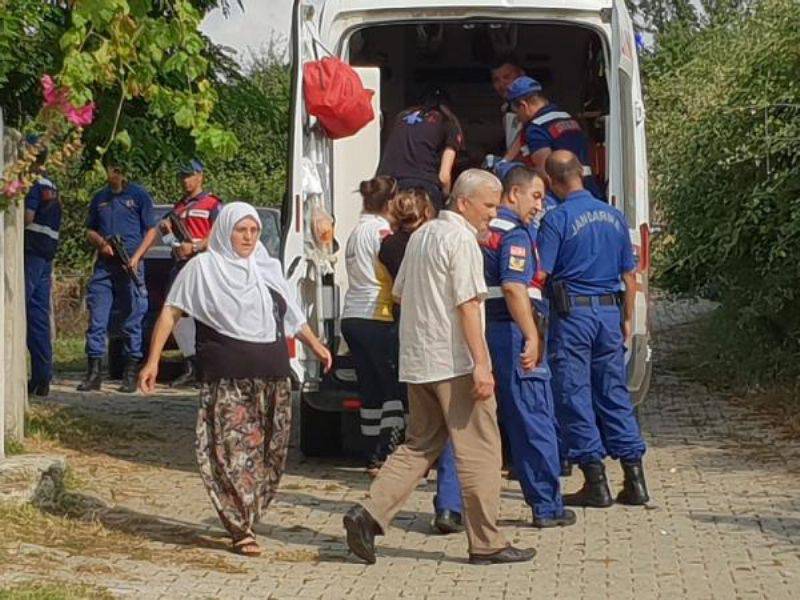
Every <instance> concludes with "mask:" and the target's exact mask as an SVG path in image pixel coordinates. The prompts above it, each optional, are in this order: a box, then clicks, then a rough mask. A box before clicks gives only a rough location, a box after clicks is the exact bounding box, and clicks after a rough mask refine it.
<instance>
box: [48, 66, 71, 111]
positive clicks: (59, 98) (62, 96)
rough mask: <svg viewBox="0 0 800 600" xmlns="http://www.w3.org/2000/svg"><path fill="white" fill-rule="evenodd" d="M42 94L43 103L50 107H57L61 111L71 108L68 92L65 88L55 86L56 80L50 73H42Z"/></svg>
mask: <svg viewBox="0 0 800 600" xmlns="http://www.w3.org/2000/svg"><path fill="white" fill-rule="evenodd" d="M42 95H43V96H44V105H45V106H47V107H50V108H57V109H58V110H60V111H61V112H66V111H67V110H69V109H70V108H71V105H70V103H69V96H68V92H67V90H65V89H63V88H62V89H59V88H57V87H56V82H55V81H53V78H52V77H50V75H42Z"/></svg>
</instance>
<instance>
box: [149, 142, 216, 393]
mask: <svg viewBox="0 0 800 600" xmlns="http://www.w3.org/2000/svg"><path fill="white" fill-rule="evenodd" d="M204 171H205V167H204V166H203V163H202V162H200V161H199V160H198V159H196V158H193V159H192V160H190V161H189V162H188V163H186V164H185V165H182V166H181V167H180V168H179V169H178V177H179V178H180V180H181V185H182V186H183V192H184V194H183V197H182V198H181V199H180V200H178V201H177V202H176V203H175V206H173V207H172V211H171V212H170V214H168V215H167V217H165V218H164V219H162V221H161V222H160V223H159V228H160V230H161V234H162V239H163V240H164V241H165V242H167V243H169V245H170V246H172V259H173V264H172V271H170V274H169V281H170V283H172V282H173V281H175V277H176V276H177V275H178V272H179V271H180V270H181V269H182V268H183V267H184V266H185V265H186V263H187V262H188V261H189V260H191V258H192V257H193V256H196V255H197V254H199V253H200V252H204V251H205V250H206V248H208V238H209V236H210V235H211V226H212V225H213V224H214V220H215V219H216V218H217V215H218V214H219V211H220V209H221V208H222V201H221V200H220V199H219V198H218V197H217V196H215V195H213V194H210V193H209V192H206V191H204V190H203V183H204V180H205V173H204ZM170 215H172V216H173V217H174V218H176V219H178V220H180V222H181V223H183V228H184V229H185V230H186V233H188V234H189V236H190V237H191V239H189V240H183V241H181V240H180V239H179V236H178V235H177V232H175V231H173V230H172V223H171V220H170ZM172 334H173V336H174V337H175V342H176V343H177V344H178V348H179V349H180V351H181V354H183V359H184V371H183V373H182V374H181V375H179V376H178V377H177V378H176V379H175V380H174V381H173V382H172V387H180V386H182V385H190V384H194V383H196V382H197V362H196V358H195V326H194V319H191V318H189V317H184V318H182V319H181V320H180V321H178V324H177V325H176V326H175V331H173V332H172Z"/></svg>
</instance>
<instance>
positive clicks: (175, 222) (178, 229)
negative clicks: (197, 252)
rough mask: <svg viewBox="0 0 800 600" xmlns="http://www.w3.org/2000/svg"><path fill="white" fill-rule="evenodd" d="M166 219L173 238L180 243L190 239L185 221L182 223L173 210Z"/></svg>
mask: <svg viewBox="0 0 800 600" xmlns="http://www.w3.org/2000/svg"><path fill="white" fill-rule="evenodd" d="M167 219H168V220H169V226H170V229H171V230H172V235H174V236H175V239H177V240H178V241H179V242H180V243H183V242H191V241H192V236H191V235H190V234H189V230H188V229H186V223H184V222H183V220H182V219H181V218H180V217H179V216H178V215H176V214H175V212H174V211H170V212H169V214H168V215H167Z"/></svg>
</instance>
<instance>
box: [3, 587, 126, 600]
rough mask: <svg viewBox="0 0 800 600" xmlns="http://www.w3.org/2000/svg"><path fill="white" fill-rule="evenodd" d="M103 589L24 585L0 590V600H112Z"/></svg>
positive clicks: (109, 594) (111, 596)
mask: <svg viewBox="0 0 800 600" xmlns="http://www.w3.org/2000/svg"><path fill="white" fill-rule="evenodd" d="M113 598H114V596H113V595H112V594H111V593H110V592H109V591H108V590H104V589H100V588H98V587H94V586H89V585H72V584H68V583H24V584H21V585H15V586H12V587H9V588H4V589H1V590H0V600H84V599H91V600H113Z"/></svg>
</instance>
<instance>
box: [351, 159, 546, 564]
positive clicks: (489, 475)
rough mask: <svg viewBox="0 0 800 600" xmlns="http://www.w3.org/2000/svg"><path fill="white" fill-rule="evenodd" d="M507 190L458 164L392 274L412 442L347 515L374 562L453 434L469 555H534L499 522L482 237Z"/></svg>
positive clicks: (511, 558) (481, 558)
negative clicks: (438, 206) (378, 544)
mask: <svg viewBox="0 0 800 600" xmlns="http://www.w3.org/2000/svg"><path fill="white" fill-rule="evenodd" d="M501 191H502V185H501V183H500V181H499V180H498V179H497V178H496V177H495V176H494V175H492V174H491V173H488V172H486V171H481V170H479V169H469V170H467V171H465V172H464V173H462V174H461V176H459V178H458V179H457V180H456V183H455V185H454V187H453V191H452V194H451V196H450V199H449V201H448V204H447V207H446V210H443V211H442V212H440V213H439V217H438V218H437V219H434V220H433V221H430V222H429V223H427V224H425V225H423V226H422V227H420V228H419V229H418V230H417V231H416V232H415V233H414V234H413V235H412V236H411V239H410V241H409V243H408V248H407V250H406V254H405V258H404V259H403V263H402V265H401V266H400V271H399V272H398V274H397V278H396V279H395V284H394V289H393V294H394V296H395V297H396V298H397V299H402V300H403V302H402V307H403V308H402V311H401V312H400V380H401V381H404V382H406V383H408V403H409V425H408V428H407V429H406V442H405V443H404V444H403V445H402V446H400V447H399V448H398V449H397V450H396V451H395V452H394V453H393V454H392V455H391V456H390V457H389V459H388V460H387V461H386V463H385V464H384V466H383V468H382V469H381V470H380V472H379V473H378V476H377V477H376V478H375V480H374V481H373V483H372V486H371V487H370V491H369V498H368V499H367V500H365V501H364V502H363V503H362V504H360V505H355V506H353V507H352V508H351V509H350V510H349V511H348V512H347V514H346V515H345V517H344V526H345V529H346V530H347V545H348V546H349V547H350V550H351V551H352V552H353V553H354V554H356V555H357V556H359V557H360V558H362V559H364V560H366V561H367V562H369V563H374V562H375V536H376V535H379V534H381V535H382V534H385V533H386V531H387V529H388V527H389V523H390V522H391V520H392V518H393V517H394V516H395V514H397V512H398V511H399V510H400V508H401V507H402V506H403V504H404V503H405V501H406V500H407V499H408V497H409V496H410V495H411V492H412V491H413V490H414V488H415V487H416V485H417V483H418V482H419V480H420V478H421V477H423V476H424V475H425V473H426V472H427V470H428V469H429V468H430V466H431V464H432V463H433V462H434V461H435V460H436V458H437V457H438V456H439V454H440V453H441V451H442V449H443V448H444V445H445V443H446V442H447V439H448V437H449V438H450V439H451V440H452V442H453V447H454V450H455V455H456V463H457V470H458V478H459V480H460V482H461V487H462V490H463V499H464V518H465V525H466V530H467V539H468V542H469V559H470V562H472V563H475V564H496V563H509V562H522V561H528V560H531V559H532V558H533V556H534V555H535V551H534V550H522V549H519V548H514V547H513V546H510V545H509V544H508V542H507V541H506V539H505V537H504V536H503V534H502V533H501V532H500V530H499V529H498V527H497V514H498V509H499V504H500V483H501V480H500V433H499V430H498V428H497V415H496V412H497V403H496V401H495V398H494V377H493V376H492V365H491V360H490V358H489V351H488V349H487V347H486V340H485V339H484V328H483V301H484V300H485V298H486V295H487V289H486V283H485V280H484V278H483V257H482V255H481V251H480V248H479V247H478V242H477V238H476V236H477V234H478V233H479V232H483V231H485V230H486V228H487V227H488V225H489V221H490V220H491V219H492V218H494V216H495V214H496V212H497V206H498V204H499V202H500V194H501Z"/></svg>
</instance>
